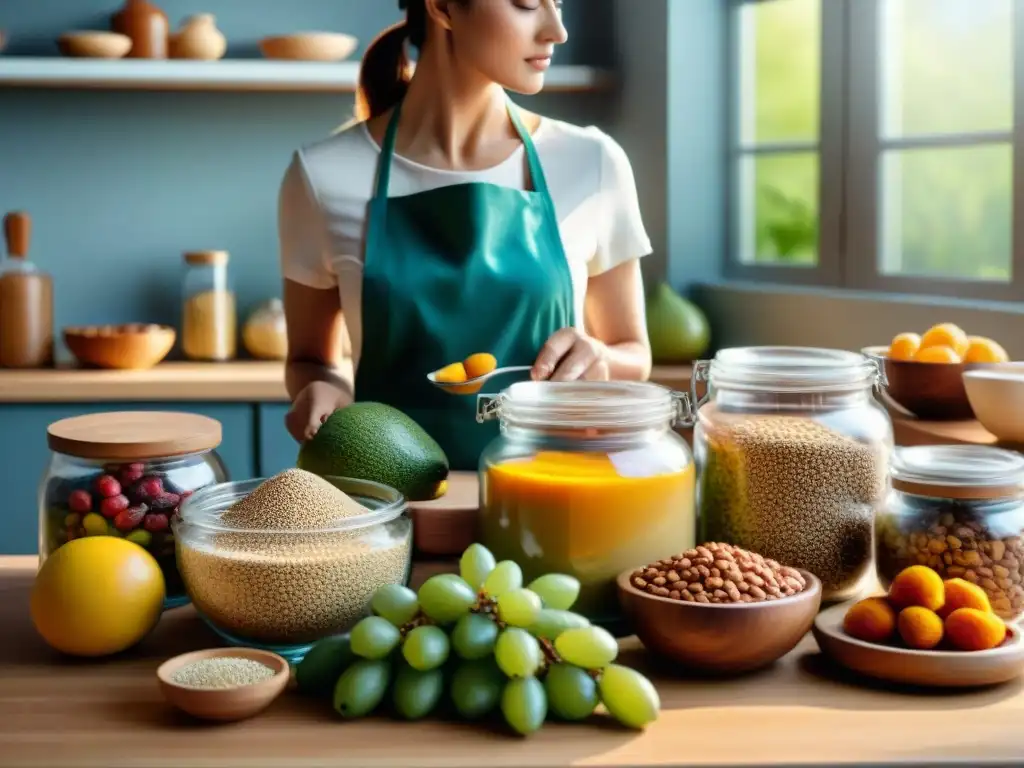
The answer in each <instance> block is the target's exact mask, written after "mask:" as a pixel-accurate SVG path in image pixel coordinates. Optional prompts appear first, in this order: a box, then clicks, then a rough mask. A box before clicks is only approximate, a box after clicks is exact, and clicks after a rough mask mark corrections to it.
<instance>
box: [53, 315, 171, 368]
mask: <svg viewBox="0 0 1024 768" xmlns="http://www.w3.org/2000/svg"><path fill="white" fill-rule="evenodd" d="M176 337H177V333H176V332H175V330H174V329H173V328H171V327H170V326H167V325H143V324H138V323H136V324H131V325H93V326H83V327H72V328H65V329H64V343H65V344H66V345H67V347H68V349H69V350H70V351H71V354H73V355H74V356H75V358H76V359H77V360H78V362H79V363H81V364H82V365H86V366H93V367H97V368H120V369H143V368H152V367H153V366H154V365H156V364H157V363H159V362H160V361H161V360H163V359H164V358H165V357H167V355H168V353H169V352H170V351H171V349H172V348H173V347H174V340H175V338H176Z"/></svg>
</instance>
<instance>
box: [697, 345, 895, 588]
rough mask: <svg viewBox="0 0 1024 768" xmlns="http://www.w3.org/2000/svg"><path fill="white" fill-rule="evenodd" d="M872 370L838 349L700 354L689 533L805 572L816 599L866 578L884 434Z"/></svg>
mask: <svg viewBox="0 0 1024 768" xmlns="http://www.w3.org/2000/svg"><path fill="white" fill-rule="evenodd" d="M880 379H881V373H880V371H879V369H878V366H877V364H876V363H875V362H874V361H872V360H870V359H868V358H867V357H865V356H864V355H861V354H858V353H853V352H844V351H842V350H831V349H809V348H800V347H745V348H736V349H725V350H721V351H720V352H718V354H717V355H716V356H715V358H714V360H712V361H710V363H708V362H707V361H699V362H698V363H697V364H696V365H695V366H694V390H695V389H696V382H699V381H707V383H708V392H707V397H706V399H705V400H704V401H703V402H701V403H700V407H699V410H698V411H697V424H696V426H695V428H694V432H693V450H694V457H695V459H696V462H697V467H698V470H699V479H698V484H697V509H698V519H699V526H700V527H699V531H700V533H699V538H700V539H702V540H704V541H724V542H728V543H730V544H732V545H734V546H737V547H742V548H744V549H747V550H751V551H754V552H759V553H760V554H761V555H763V556H764V557H766V558H770V559H772V560H775V561H777V562H780V563H786V564H787V565H789V566H792V567H794V568H802V569H803V570H806V571H810V572H811V573H813V574H814V575H815V576H817V577H818V578H819V579H820V580H821V583H822V600H823V601H830V602H831V601H838V600H846V599H849V598H852V597H855V596H856V595H857V594H859V592H861V591H862V590H863V589H866V588H867V587H868V586H870V579H871V576H872V567H871V566H872V563H871V561H872V550H873V546H872V543H873V542H872V529H873V523H874V519H875V514H876V511H877V509H878V507H879V506H880V505H881V504H882V502H883V501H884V499H885V494H886V489H887V485H886V476H887V471H888V467H889V454H890V452H891V450H892V445H893V435H892V422H891V421H890V419H889V416H888V414H887V413H886V411H885V409H884V408H883V407H882V406H881V405H880V404H879V403H878V401H877V400H876V399H875V398H874V396H873V392H874V387H875V385H876V383H878V382H879V381H880ZM694 394H695V393H691V399H693V397H694Z"/></svg>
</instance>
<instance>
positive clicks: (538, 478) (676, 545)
mask: <svg viewBox="0 0 1024 768" xmlns="http://www.w3.org/2000/svg"><path fill="white" fill-rule="evenodd" d="M477 408H478V420H479V421H484V420H489V419H498V420H499V421H500V426H501V434H500V435H499V437H497V438H495V440H494V441H493V442H492V443H491V444H490V445H489V446H488V447H487V448H486V449H484V452H483V454H482V456H481V458H480V484H481V504H480V517H479V527H478V540H479V541H480V543H482V544H483V545H484V546H485V547H487V548H488V549H490V550H491V551H492V552H493V553H494V555H495V557H497V558H498V559H500V560H513V561H515V562H517V563H518V564H519V565H520V567H521V568H522V570H523V577H524V580H525V582H526V583H528V582H529V581H530V580H532V579H534V578H536V577H538V576H541V575H542V574H545V573H551V572H555V573H565V574H569V575H570V576H575V577H576V578H577V579H579V580H580V583H581V591H580V596H579V598H578V599H577V602H576V604H575V605H574V606H573V610H574V611H576V612H578V613H581V614H583V615H584V616H586V617H587V618H588V619H590V621H591V622H593V623H595V624H599V625H601V626H604V627H605V628H607V629H608V630H609V631H611V632H613V633H614V634H620V635H621V634H626V633H628V631H629V630H628V628H627V627H626V626H625V625H624V620H623V616H622V614H621V613H620V608H619V604H618V597H617V592H616V586H615V579H616V577H617V576H618V574H619V573H621V572H622V571H624V570H627V569H630V568H635V567H637V566H638V565H642V564H644V563H649V562H652V561H654V560H660V559H662V558H666V557H671V556H672V555H675V554H678V553H680V552H683V551H684V550H686V549H688V548H690V547H693V546H694V545H695V534H696V526H695V515H694V486H695V468H694V464H693V458H692V455H691V453H690V449H689V447H688V446H687V444H686V441H685V440H683V439H682V437H680V436H679V435H678V434H677V433H676V432H675V431H674V430H673V427H675V426H677V425H683V424H689V423H690V422H689V415H690V409H689V399H688V397H687V395H685V394H679V393H673V392H671V391H669V390H667V389H664V388H662V387H660V386H657V385H655V384H648V383H629V382H573V383H567V382H520V383H516V384H513V385H512V386H510V387H509V388H508V389H506V390H504V391H503V392H501V393H500V394H499V395H497V396H489V395H482V396H481V397H480V398H479V399H478V405H477Z"/></svg>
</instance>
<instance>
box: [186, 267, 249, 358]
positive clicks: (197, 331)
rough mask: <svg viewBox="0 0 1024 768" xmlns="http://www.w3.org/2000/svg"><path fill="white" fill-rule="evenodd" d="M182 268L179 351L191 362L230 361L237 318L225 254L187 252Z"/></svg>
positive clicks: (233, 347)
mask: <svg viewBox="0 0 1024 768" xmlns="http://www.w3.org/2000/svg"><path fill="white" fill-rule="evenodd" d="M185 265H186V268H185V279H184V285H183V287H182V288H183V290H182V293H183V296H182V309H181V349H182V351H183V352H184V353H185V356H186V357H188V358H191V359H193V360H209V361H224V360H231V359H233V358H234V357H235V354H236V351H237V348H238V339H237V335H238V330H237V329H238V316H237V311H236V307H235V293H234V289H233V288H232V286H231V281H230V279H229V275H228V253H227V252H226V251H191V252H189V253H186V254H185Z"/></svg>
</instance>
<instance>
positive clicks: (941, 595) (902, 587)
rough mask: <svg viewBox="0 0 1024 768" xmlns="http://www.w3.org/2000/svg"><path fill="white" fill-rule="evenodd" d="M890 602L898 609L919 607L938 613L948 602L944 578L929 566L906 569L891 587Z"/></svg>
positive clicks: (893, 581)
mask: <svg viewBox="0 0 1024 768" xmlns="http://www.w3.org/2000/svg"><path fill="white" fill-rule="evenodd" d="M889 602H890V603H892V604H893V606H894V607H895V608H897V609H903V608H909V607H910V606H912V605H919V606H921V607H922V608H927V609H928V610H929V611H938V610H939V609H940V608H941V607H942V606H943V604H944V603H945V602H946V588H945V585H944V584H943V583H942V577H941V576H939V574H938V573H936V572H935V571H933V570H932V569H931V568H929V567H928V566H927V565H912V566H910V567H909V568H904V569H903V570H902V571H900V572H899V573H898V574H896V578H895V579H893V580H892V584H890V585H889Z"/></svg>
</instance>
